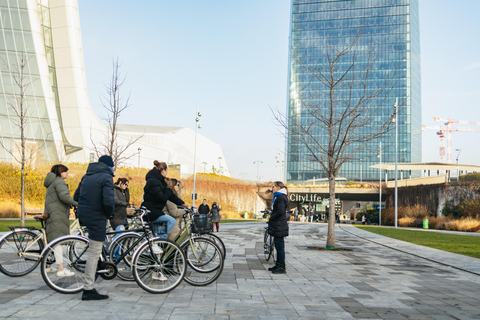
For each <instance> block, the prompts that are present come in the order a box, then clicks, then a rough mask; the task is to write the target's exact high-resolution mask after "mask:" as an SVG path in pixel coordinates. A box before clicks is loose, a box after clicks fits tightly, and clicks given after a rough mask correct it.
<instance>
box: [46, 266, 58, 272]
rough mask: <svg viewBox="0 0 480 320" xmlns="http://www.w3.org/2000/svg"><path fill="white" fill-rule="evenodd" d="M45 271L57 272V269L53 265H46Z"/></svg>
mask: <svg viewBox="0 0 480 320" xmlns="http://www.w3.org/2000/svg"><path fill="white" fill-rule="evenodd" d="M45 271H47V273H54V272H57V269H56V268H54V267H48V268H47V269H46V270H45Z"/></svg>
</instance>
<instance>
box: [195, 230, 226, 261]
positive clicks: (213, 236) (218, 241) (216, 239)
mask: <svg viewBox="0 0 480 320" xmlns="http://www.w3.org/2000/svg"><path fill="white" fill-rule="evenodd" d="M200 237H203V238H207V239H210V240H212V241H213V242H215V243H216V244H217V245H218V247H219V248H220V251H221V252H222V255H223V260H225V257H226V254H227V250H226V249H225V243H223V240H222V239H221V238H220V237H219V236H217V235H216V234H213V233H206V234H203V235H201V236H200Z"/></svg>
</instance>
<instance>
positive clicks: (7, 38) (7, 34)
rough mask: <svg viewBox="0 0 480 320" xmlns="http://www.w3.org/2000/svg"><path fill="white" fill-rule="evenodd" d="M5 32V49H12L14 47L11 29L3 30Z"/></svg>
mask: <svg viewBox="0 0 480 320" xmlns="http://www.w3.org/2000/svg"><path fill="white" fill-rule="evenodd" d="M4 32H5V48H6V49H7V50H14V49H15V42H14V41H13V32H12V30H7V29H5V30H4Z"/></svg>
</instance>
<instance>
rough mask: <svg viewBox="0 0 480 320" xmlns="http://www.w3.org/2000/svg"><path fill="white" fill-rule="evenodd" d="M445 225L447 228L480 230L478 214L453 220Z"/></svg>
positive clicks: (468, 230)
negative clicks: (473, 216)
mask: <svg viewBox="0 0 480 320" xmlns="http://www.w3.org/2000/svg"><path fill="white" fill-rule="evenodd" d="M445 227H446V229H447V230H455V231H465V232H480V221H479V219H478V216H477V217H476V218H472V217H466V218H461V219H457V220H451V221H449V222H447V223H445Z"/></svg>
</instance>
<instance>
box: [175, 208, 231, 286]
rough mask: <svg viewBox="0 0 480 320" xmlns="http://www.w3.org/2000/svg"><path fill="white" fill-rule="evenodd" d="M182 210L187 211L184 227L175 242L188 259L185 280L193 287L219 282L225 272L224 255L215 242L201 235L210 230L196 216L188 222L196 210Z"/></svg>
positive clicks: (184, 217)
mask: <svg viewBox="0 0 480 320" xmlns="http://www.w3.org/2000/svg"><path fill="white" fill-rule="evenodd" d="M181 208H182V209H184V210H185V214H184V215H183V221H184V226H183V228H182V229H181V230H180V233H179V234H178V235H177V237H176V238H175V242H176V243H177V244H180V247H181V248H182V250H183V251H184V252H185V255H186V258H187V272H186V274H185V278H184V280H185V282H187V283H188V284H190V285H193V286H206V285H209V284H211V283H213V282H214V281H215V280H217V279H218V277H220V275H221V273H222V271H223V265H224V260H225V256H224V253H222V249H221V248H220V246H219V245H218V244H217V243H216V242H215V241H213V240H211V239H209V238H206V237H205V236H204V235H203V234H201V233H202V232H203V231H202V230H207V231H208V228H207V229H205V228H204V226H200V225H198V223H199V222H198V219H197V220H196V219H195V215H193V219H191V220H187V217H188V216H189V215H190V214H192V213H193V212H194V211H193V210H194V208H192V209H190V208H186V207H181ZM210 230H211V228H210ZM194 232H195V233H194ZM220 241H221V240H220ZM222 243H223V242H222Z"/></svg>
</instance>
